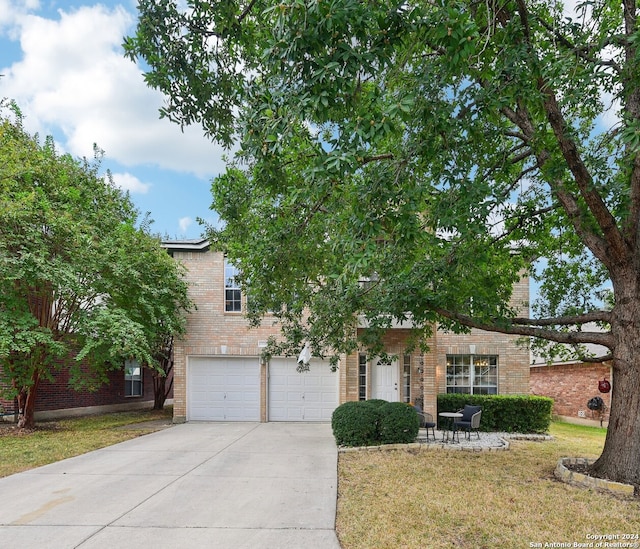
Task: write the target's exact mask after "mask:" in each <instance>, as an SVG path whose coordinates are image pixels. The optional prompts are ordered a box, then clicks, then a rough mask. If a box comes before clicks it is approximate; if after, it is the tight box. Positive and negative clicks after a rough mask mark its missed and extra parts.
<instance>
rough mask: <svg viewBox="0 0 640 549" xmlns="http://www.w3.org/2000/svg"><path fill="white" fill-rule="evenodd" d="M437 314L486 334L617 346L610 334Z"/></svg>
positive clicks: (457, 314)
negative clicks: (564, 330) (556, 329)
mask: <svg viewBox="0 0 640 549" xmlns="http://www.w3.org/2000/svg"><path fill="white" fill-rule="evenodd" d="M435 312H436V313H438V314H439V315H440V316H442V317H444V318H448V319H449V320H453V321H455V322H458V323H459V324H462V325H463V326H467V327H468V328H476V329H478V330H484V331H485V332H498V333H502V334H509V335H521V336H527V337H537V338H540V339H546V340H549V341H554V342H556V343H566V344H569V345H577V344H581V343H593V344H596V345H602V346H603V347H607V348H609V349H612V348H613V347H614V345H615V342H614V339H613V336H612V335H611V334H610V333H608V332H557V331H555V330H547V329H544V328H538V327H536V326H531V325H516V324H514V323H513V322H512V323H511V324H500V323H493V322H487V321H479V320H477V319H474V318H472V317H470V316H467V315H463V314H460V313H455V312H453V311H448V310H446V309H440V308H436V309H435Z"/></svg>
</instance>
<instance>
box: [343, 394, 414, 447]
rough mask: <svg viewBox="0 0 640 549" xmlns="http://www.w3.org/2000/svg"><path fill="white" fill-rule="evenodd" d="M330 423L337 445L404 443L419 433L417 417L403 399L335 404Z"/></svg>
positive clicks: (410, 440) (412, 439)
mask: <svg viewBox="0 0 640 549" xmlns="http://www.w3.org/2000/svg"><path fill="white" fill-rule="evenodd" d="M331 427H332V429H333V436H334V437H335V439H336V444H338V445H339V446H373V445H378V444H406V443H409V442H413V441H414V440H415V439H416V437H417V436H418V429H419V428H420V419H419V417H418V414H417V413H416V411H415V409H414V408H413V407H412V406H408V405H407V404H404V403H402V402H387V401H385V400H363V401H355V402H345V403H344V404H341V405H340V406H338V407H337V408H336V409H335V410H334V412H333V415H332V417H331Z"/></svg>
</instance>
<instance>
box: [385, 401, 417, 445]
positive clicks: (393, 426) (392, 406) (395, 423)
mask: <svg viewBox="0 0 640 549" xmlns="http://www.w3.org/2000/svg"><path fill="white" fill-rule="evenodd" d="M380 415H381V418H380V429H379V431H380V442H381V443H382V444H408V443H410V442H415V440H416V437H417V436H418V430H419V429H420V418H419V417H418V414H417V413H416V410H415V408H414V407H413V406H409V405H407V404H405V403H404V402H387V403H386V404H384V405H383V406H380Z"/></svg>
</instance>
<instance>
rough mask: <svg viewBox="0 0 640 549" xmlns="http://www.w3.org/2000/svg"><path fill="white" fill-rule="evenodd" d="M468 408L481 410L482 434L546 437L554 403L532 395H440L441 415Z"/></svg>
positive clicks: (439, 407) (439, 409)
mask: <svg viewBox="0 0 640 549" xmlns="http://www.w3.org/2000/svg"><path fill="white" fill-rule="evenodd" d="M465 404H472V405H474V406H482V416H481V419H480V430H481V431H501V432H506V433H547V432H548V431H549V425H550V423H551V408H552V406H553V400H552V399H550V398H548V397H539V396H531V395H523V396H517V395H466V394H460V393H451V394H441V395H438V413H439V412H456V411H458V410H460V409H461V408H464V405H465Z"/></svg>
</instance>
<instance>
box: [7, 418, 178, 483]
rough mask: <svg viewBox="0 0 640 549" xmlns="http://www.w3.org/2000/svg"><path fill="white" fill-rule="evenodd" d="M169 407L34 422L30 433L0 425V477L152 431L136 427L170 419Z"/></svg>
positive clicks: (153, 428)
mask: <svg viewBox="0 0 640 549" xmlns="http://www.w3.org/2000/svg"><path fill="white" fill-rule="evenodd" d="M172 413H173V412H172V409H171V407H165V409H164V410H160V411H156V410H136V411H130V412H114V413H107V414H99V415H90V416H82V417H76V418H66V419H60V420H56V421H41V422H38V424H37V426H36V429H34V430H32V431H20V430H16V428H15V425H13V424H9V423H6V422H5V423H2V424H0V456H2V458H1V459H0V477H6V476H8V475H13V474H14V473H19V472H21V471H27V470H29V469H33V468H35V467H40V466H42V465H47V464H48V463H54V462H56V461H60V460H62V459H66V458H70V457H74V456H78V455H80V454H85V453H87V452H90V451H92V450H97V449H98V448H104V447H105V446H111V445H112V444H117V443H118V442H123V441H125V440H129V439H131V438H135V437H138V436H141V435H144V434H147V433H150V432H152V431H154V430H156V429H157V428H158V427H157V426H153V427H151V426H150V427H149V428H140V427H141V426H140V424H143V422H147V421H153V420H161V421H160V423H163V422H165V421H166V423H167V424H170V423H171V420H172Z"/></svg>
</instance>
